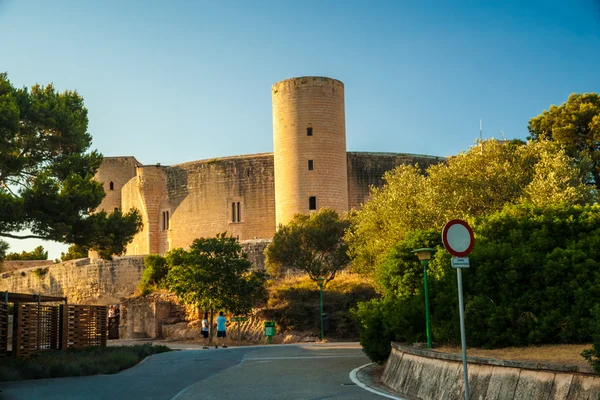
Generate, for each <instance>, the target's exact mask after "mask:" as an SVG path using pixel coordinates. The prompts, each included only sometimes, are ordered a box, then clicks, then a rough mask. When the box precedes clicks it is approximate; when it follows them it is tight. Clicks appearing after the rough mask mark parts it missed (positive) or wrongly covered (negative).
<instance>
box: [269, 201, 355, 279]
mask: <svg viewBox="0 0 600 400" xmlns="http://www.w3.org/2000/svg"><path fill="white" fill-rule="evenodd" d="M348 226H349V222H348V220H346V219H342V218H340V216H339V215H338V214H337V213H336V212H335V211H333V210H331V209H328V208H322V209H320V210H319V211H318V212H315V213H312V214H310V215H306V214H296V215H295V216H294V218H293V219H292V221H290V222H289V223H288V224H287V225H285V226H280V227H279V229H278V230H277V232H276V233H275V236H274V237H273V241H272V242H271V243H270V244H269V245H268V246H267V248H266V249H265V255H266V264H267V270H268V272H269V273H272V274H274V275H279V274H281V273H282V272H283V271H285V270H290V269H291V270H294V269H295V270H298V271H303V272H306V273H307V274H308V276H309V277H310V279H312V280H313V281H316V280H317V279H318V278H324V279H325V283H327V282H329V281H330V280H332V279H333V278H335V275H336V273H337V272H338V271H340V270H342V269H344V268H345V267H346V266H347V265H348V263H349V262H350V259H349V257H348V254H347V250H348V246H347V245H346V242H345V241H344V232H345V230H346V229H347V228H348Z"/></svg>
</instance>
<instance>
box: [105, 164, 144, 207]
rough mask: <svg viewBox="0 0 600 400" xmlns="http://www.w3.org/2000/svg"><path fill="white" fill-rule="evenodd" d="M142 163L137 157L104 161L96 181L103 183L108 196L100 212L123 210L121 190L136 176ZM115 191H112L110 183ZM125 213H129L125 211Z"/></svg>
mask: <svg viewBox="0 0 600 400" xmlns="http://www.w3.org/2000/svg"><path fill="white" fill-rule="evenodd" d="M138 165H140V163H139V162H138V161H137V160H136V159H135V157H105V158H104V159H103V160H102V164H101V165H100V168H98V172H96V176H95V178H96V180H98V181H99V182H102V184H103V187H104V192H105V193H106V196H105V197H104V199H102V203H100V206H98V211H102V210H104V211H106V212H112V211H113V210H114V209H115V208H121V189H122V188H123V186H125V184H126V183H127V182H128V181H129V180H130V179H131V178H133V177H134V176H135V175H136V171H135V169H136V166H138ZM111 182H112V183H113V189H112V190H111V189H110V183H111ZM124 211H129V210H128V209H127V210H124Z"/></svg>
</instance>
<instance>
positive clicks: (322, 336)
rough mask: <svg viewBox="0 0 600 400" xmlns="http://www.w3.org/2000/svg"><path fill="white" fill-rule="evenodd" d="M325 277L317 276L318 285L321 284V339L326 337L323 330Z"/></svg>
mask: <svg viewBox="0 0 600 400" xmlns="http://www.w3.org/2000/svg"><path fill="white" fill-rule="evenodd" d="M324 282H325V278H317V285H319V310H320V312H321V340H323V339H325V333H324V331H323V283H324Z"/></svg>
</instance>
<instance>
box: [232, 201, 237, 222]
mask: <svg viewBox="0 0 600 400" xmlns="http://www.w3.org/2000/svg"><path fill="white" fill-rule="evenodd" d="M236 216H237V210H236V207H235V203H231V222H235V221H236V219H235V217H236Z"/></svg>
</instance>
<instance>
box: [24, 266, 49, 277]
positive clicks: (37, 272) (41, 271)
mask: <svg viewBox="0 0 600 400" xmlns="http://www.w3.org/2000/svg"><path fill="white" fill-rule="evenodd" d="M32 272H33V274H34V275H35V276H37V277H38V278H41V277H43V276H44V275H46V274H47V273H48V267H46V268H36V269H34V270H33V271H32ZM21 275H22V274H21Z"/></svg>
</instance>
